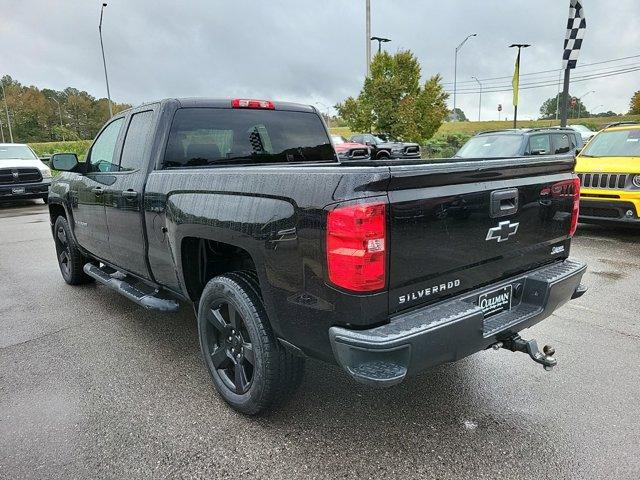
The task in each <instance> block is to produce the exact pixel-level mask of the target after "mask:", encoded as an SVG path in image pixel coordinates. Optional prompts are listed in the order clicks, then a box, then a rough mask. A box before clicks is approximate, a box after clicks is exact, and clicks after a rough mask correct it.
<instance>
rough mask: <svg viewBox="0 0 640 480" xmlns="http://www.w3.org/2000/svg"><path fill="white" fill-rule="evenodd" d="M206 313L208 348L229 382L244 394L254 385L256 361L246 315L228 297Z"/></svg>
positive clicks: (233, 388) (216, 367)
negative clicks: (227, 299) (243, 316)
mask: <svg viewBox="0 0 640 480" xmlns="http://www.w3.org/2000/svg"><path fill="white" fill-rule="evenodd" d="M206 315H207V320H208V323H207V326H206V329H205V330H206V331H205V339H206V344H205V351H206V353H207V354H208V355H209V356H210V357H211V362H212V364H213V367H214V368H215V369H216V370H217V372H218V374H219V375H220V379H221V380H222V381H223V382H224V384H225V386H226V387H227V388H229V389H230V390H232V391H233V392H234V393H236V394H237V395H242V394H244V393H246V392H247V391H248V390H249V388H251V382H252V380H253V373H254V368H255V362H256V360H255V352H254V349H253V345H252V344H251V339H250V337H249V332H248V331H247V327H246V325H245V322H244V319H243V318H242V315H241V314H240V312H238V310H237V309H236V308H235V307H234V306H233V304H231V303H229V302H226V301H220V302H219V303H217V304H216V305H214V306H213V307H211V308H210V309H209V311H208V312H206Z"/></svg>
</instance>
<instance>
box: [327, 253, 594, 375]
mask: <svg viewBox="0 0 640 480" xmlns="http://www.w3.org/2000/svg"><path fill="white" fill-rule="evenodd" d="M585 270H586V265H584V264H581V263H578V262H574V261H571V260H566V261H563V262H559V263H554V264H552V265H548V266H546V267H542V268H539V269H537V270H533V271H530V272H527V273H525V274H522V275H519V276H516V277H513V278H510V279H508V280H505V281H502V282H499V283H495V284H493V285H490V286H487V287H484V288H481V289H477V290H474V291H471V292H468V293H465V294H464V295H461V296H459V297H456V298H453V299H451V300H446V301H443V302H440V303H437V304H435V305H431V306H428V307H424V308H421V309H418V310H413V311H411V312H409V313H403V314H400V315H398V316H395V317H393V318H392V319H391V322H390V323H388V324H386V325H383V326H380V327H377V328H373V329H370V330H349V329H346V328H342V327H331V328H330V329H329V337H330V340H331V346H332V349H333V353H334V356H335V358H336V360H337V361H338V363H339V364H340V365H341V366H342V367H343V368H344V369H345V370H346V371H347V373H349V374H350V375H351V376H352V377H353V378H354V379H355V380H357V381H360V382H362V383H367V384H370V385H376V386H386V385H394V384H397V383H400V382H401V381H402V380H403V379H404V378H405V377H406V376H407V375H411V374H415V373H418V372H420V371H422V370H424V369H426V368H429V367H433V366H436V365H439V364H442V363H447V362H454V361H456V360H460V359H462V358H464V357H466V356H469V355H471V354H473V353H475V352H478V351H481V350H484V349H486V348H488V347H489V346H491V345H492V344H494V343H496V342H498V341H499V340H500V339H501V338H502V337H504V336H507V335H509V334H512V333H514V332H518V331H520V330H522V329H524V328H528V327H530V326H532V325H534V324H536V323H538V322H540V321H541V320H543V319H545V318H546V317H548V316H549V315H551V313H553V311H554V310H556V309H557V308H558V307H560V306H561V305H563V304H564V303H566V302H567V301H568V300H570V299H571V298H572V297H573V298H577V297H578V296H580V295H582V294H583V293H584V287H581V286H580V280H581V278H582V275H583V274H584V272H585ZM508 285H512V287H513V292H514V293H513V300H512V308H511V310H509V311H507V312H504V313H501V314H498V315H495V316H492V317H490V318H488V319H486V320H485V318H484V315H483V313H482V310H481V309H480V307H478V306H477V305H476V304H475V303H476V302H477V299H478V297H479V296H480V295H482V294H484V293H487V292H491V291H493V290H496V289H499V288H501V287H505V286H508Z"/></svg>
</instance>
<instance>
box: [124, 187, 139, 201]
mask: <svg viewBox="0 0 640 480" xmlns="http://www.w3.org/2000/svg"><path fill="white" fill-rule="evenodd" d="M122 196H123V197H124V198H126V199H127V200H129V201H131V200H135V199H136V198H138V192H136V191H135V190H131V189H129V190H125V191H124V192H122Z"/></svg>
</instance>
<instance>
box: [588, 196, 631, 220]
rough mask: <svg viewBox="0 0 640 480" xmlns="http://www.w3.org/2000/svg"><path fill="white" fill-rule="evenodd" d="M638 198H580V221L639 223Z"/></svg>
mask: <svg viewBox="0 0 640 480" xmlns="http://www.w3.org/2000/svg"><path fill="white" fill-rule="evenodd" d="M639 207H640V200H636V201H632V200H590V199H586V198H584V197H582V198H580V221H581V222H584V223H624V224H627V225H639V226H640V217H638V213H639V210H640V209H639Z"/></svg>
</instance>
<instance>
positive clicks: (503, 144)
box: [455, 128, 583, 158]
mask: <svg viewBox="0 0 640 480" xmlns="http://www.w3.org/2000/svg"><path fill="white" fill-rule="evenodd" d="M582 146H583V142H582V137H581V136H580V134H579V133H578V132H576V131H575V130H571V129H560V128H536V129H517V130H497V131H493V132H483V133H479V134H477V135H476V136H475V137H473V138H471V139H469V141H467V143H465V144H464V145H463V146H462V148H461V149H460V150H458V153H457V154H456V155H455V156H456V157H459V158H501V157H528V156H532V155H563V154H575V153H577V152H578V151H579V150H580V149H581V148H582Z"/></svg>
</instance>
